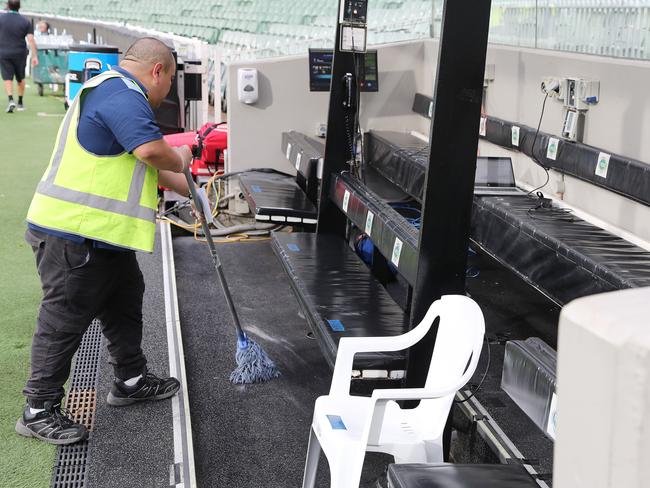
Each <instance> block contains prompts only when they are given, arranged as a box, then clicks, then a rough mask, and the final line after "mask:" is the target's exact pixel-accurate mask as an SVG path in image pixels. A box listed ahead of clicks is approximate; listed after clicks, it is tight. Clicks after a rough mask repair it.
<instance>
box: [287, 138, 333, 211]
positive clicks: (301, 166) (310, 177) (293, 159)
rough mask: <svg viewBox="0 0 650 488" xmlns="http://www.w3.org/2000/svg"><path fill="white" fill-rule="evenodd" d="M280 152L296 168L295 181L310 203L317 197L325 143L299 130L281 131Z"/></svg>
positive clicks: (314, 201)
mask: <svg viewBox="0 0 650 488" xmlns="http://www.w3.org/2000/svg"><path fill="white" fill-rule="evenodd" d="M282 152H283V153H284V155H285V156H286V158H287V159H288V160H289V162H290V163H291V165H292V166H293V167H294V168H296V172H297V174H296V182H297V183H298V185H299V186H300V187H301V188H302V190H303V191H304V192H305V193H306V194H307V197H308V198H309V200H311V201H312V203H316V200H317V199H318V182H319V180H320V178H321V175H320V174H319V172H320V171H322V164H323V155H324V154H325V144H324V143H323V142H321V141H318V140H316V139H313V138H311V137H308V136H306V135H304V134H302V133H300V132H296V131H290V132H283V133H282Z"/></svg>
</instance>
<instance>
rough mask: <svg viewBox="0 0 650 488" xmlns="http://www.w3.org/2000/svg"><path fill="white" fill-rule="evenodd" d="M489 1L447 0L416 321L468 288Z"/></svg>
mask: <svg viewBox="0 0 650 488" xmlns="http://www.w3.org/2000/svg"><path fill="white" fill-rule="evenodd" d="M489 20H490V0H480V1H476V0H445V5H444V9H443V17H442V29H441V33H440V45H439V57H438V70H437V74H436V85H435V93H434V97H433V99H434V109H433V114H432V120H431V133H430V141H431V147H430V154H429V168H428V171H427V176H426V185H425V189H424V195H423V196H424V198H423V204H422V220H421V222H422V223H421V228H420V242H419V250H420V255H419V262H418V275H417V280H416V284H415V287H414V290H413V302H412V313H411V322H412V325H413V326H415V325H416V324H418V323H419V322H420V321H421V320H422V318H423V317H424V315H425V314H426V312H427V310H428V309H429V306H430V305H431V303H432V302H433V301H435V300H437V299H438V298H440V297H441V296H442V295H445V294H464V293H465V268H466V266H467V248H468V244H469V230H470V218H471V211H472V199H473V188H474V173H475V172H476V153H477V148H478V129H479V120H480V114H481V99H482V94H483V77H484V72H485V56H486V50H487V41H488V27H489ZM436 331H437V324H436V326H435V327H432V331H431V333H430V334H429V336H428V337H427V338H426V339H425V340H423V341H421V342H420V343H419V344H417V345H416V346H415V347H413V348H412V349H411V351H410V353H409V363H408V370H407V385H408V386H411V387H417V386H422V385H423V384H424V381H425V379H426V375H427V372H428V369H429V364H430V360H431V352H432V350H433V345H434V341H435V334H436Z"/></svg>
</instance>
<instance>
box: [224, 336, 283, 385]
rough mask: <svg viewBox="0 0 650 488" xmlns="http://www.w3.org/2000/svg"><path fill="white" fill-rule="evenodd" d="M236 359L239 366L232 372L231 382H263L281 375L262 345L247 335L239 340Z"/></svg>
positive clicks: (242, 383)
mask: <svg viewBox="0 0 650 488" xmlns="http://www.w3.org/2000/svg"><path fill="white" fill-rule="evenodd" d="M235 361H236V362H237V367H236V368H235V370H234V371H233V372H232V373H230V382H231V383H234V384H236V385H244V384H251V383H262V382H264V381H268V380H271V379H273V378H277V377H278V376H280V371H278V368H277V367H276V366H275V363H274V362H273V360H272V359H271V358H270V357H269V356H268V355H267V354H266V352H264V349H262V346H260V345H259V344H257V343H256V342H255V341H253V340H251V339H249V338H248V337H246V335H244V337H239V338H238V340H237V353H236V354H235Z"/></svg>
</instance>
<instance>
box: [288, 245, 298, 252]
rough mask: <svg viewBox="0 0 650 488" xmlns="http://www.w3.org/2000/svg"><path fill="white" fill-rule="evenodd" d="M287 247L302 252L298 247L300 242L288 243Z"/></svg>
mask: <svg viewBox="0 0 650 488" xmlns="http://www.w3.org/2000/svg"><path fill="white" fill-rule="evenodd" d="M287 248H288V249H289V251H293V252H300V248H299V247H298V244H287Z"/></svg>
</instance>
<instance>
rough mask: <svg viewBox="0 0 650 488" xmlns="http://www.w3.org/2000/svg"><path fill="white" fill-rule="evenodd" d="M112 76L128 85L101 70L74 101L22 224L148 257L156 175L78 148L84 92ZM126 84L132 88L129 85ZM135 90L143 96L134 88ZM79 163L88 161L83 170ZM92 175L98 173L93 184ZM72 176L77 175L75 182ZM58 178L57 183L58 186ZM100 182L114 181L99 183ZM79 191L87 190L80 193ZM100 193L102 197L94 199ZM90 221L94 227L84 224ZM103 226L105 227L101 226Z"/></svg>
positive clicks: (128, 159) (129, 161) (124, 158)
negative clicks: (129, 173)
mask: <svg viewBox="0 0 650 488" xmlns="http://www.w3.org/2000/svg"><path fill="white" fill-rule="evenodd" d="M117 77H119V78H122V79H125V80H128V79H127V78H125V77H124V76H122V75H121V74H120V73H117V72H115V71H106V72H104V73H101V74H100V75H97V76H95V77H93V78H91V79H90V80H88V82H86V83H85V84H84V86H83V87H82V89H81V90H80V92H79V93H78V94H77V96H76V97H75V100H74V101H73V103H72V105H71V106H70V109H69V110H68V113H67V114H66V116H65V119H64V121H63V124H62V125H61V128H60V129H59V135H58V143H57V146H56V149H55V150H54V153H53V155H52V159H51V161H50V165H49V166H48V169H47V170H46V172H45V175H44V177H43V179H42V180H41V182H40V183H39V185H38V187H37V190H36V195H35V196H34V200H33V201H32V206H31V207H30V210H29V213H28V215H27V220H28V221H29V222H32V223H34V224H36V225H41V226H43V227H46V228H52V229H54V230H60V231H63V232H71V233H75V234H78V235H82V236H85V237H88V238H91V239H96V240H101V241H104V242H108V243H111V244H115V245H118V246H122V247H127V248H131V249H135V250H142V251H148V252H151V251H152V250H153V236H154V233H155V217H156V211H155V207H156V199H157V195H156V191H155V189H156V188H157V177H158V173H157V171H156V170H154V169H153V168H150V167H149V166H147V165H146V164H145V163H143V162H141V161H138V160H137V159H136V158H135V156H133V155H130V154H126V153H122V154H118V155H114V156H98V155H94V154H91V153H89V152H88V151H86V150H85V149H84V148H83V146H81V144H80V143H79V141H78V139H77V135H76V130H77V127H78V120H79V116H80V112H81V98H82V95H83V92H84V91H85V90H87V89H92V88H95V87H96V86H98V85H99V84H100V83H102V82H104V81H106V80H108V79H111V78H117ZM128 81H129V82H132V83H134V85H135V82H133V81H132V80H128ZM135 86H136V87H137V85H135ZM137 90H138V91H140V93H142V95H143V96H145V95H144V93H143V92H142V90H140V88H139V87H137ZM73 122H76V123H73ZM71 130H74V134H72V133H71V132H70V131H71ZM66 146H68V147H67V148H66ZM73 146H75V147H73ZM66 149H67V150H68V152H67V154H66ZM84 158H87V159H89V160H90V162H89V163H88V166H85V167H84V166H83V164H84V162H83V159H84ZM70 160H72V161H70ZM106 162H109V163H113V162H115V166H114V167H111V166H110V165H109V166H103V163H106ZM62 165H65V170H62ZM71 165H72V166H71ZM120 165H121V166H120ZM131 168H132V171H133V172H132V174H131V175H130V179H131V180H130V184H129V187H128V193H127V192H126V181H128V180H126V178H128V177H129V176H128V174H127V173H126V172H130V171H131ZM100 169H101V172H100ZM95 172H99V173H101V174H100V175H99V177H98V178H96V179H93V177H94V176H95ZM60 173H64V174H60ZM77 173H78V174H80V176H79V177H78V178H76V174H77ZM57 176H59V180H61V181H58V182H57ZM107 176H108V178H107ZM101 178H104V179H109V180H112V179H113V178H114V179H115V180H117V181H115V182H113V181H100V179H101ZM77 180H78V181H77ZM75 186H77V188H76V189H75V188H74V187H75ZM79 186H82V187H83V188H81V190H87V191H80V189H79V188H78V187H79ZM93 190H95V191H93ZM102 192H104V193H105V194H103V195H102V194H97V193H102ZM106 193H108V194H106ZM43 197H47V198H45V199H44V198H43ZM113 197H115V198H113ZM49 199H52V200H49ZM143 199H144V200H145V201H144V202H143ZM46 200H47V202H46ZM57 207H60V208H57ZM57 211H59V212H60V215H61V216H60V217H59V215H58V214H57ZM64 216H65V218H64ZM90 219H95V220H96V222H89V220H90ZM77 220H78V222H77ZM142 221H146V222H142ZM102 223H104V224H105V225H100V224H102ZM146 224H150V225H146Z"/></svg>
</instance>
